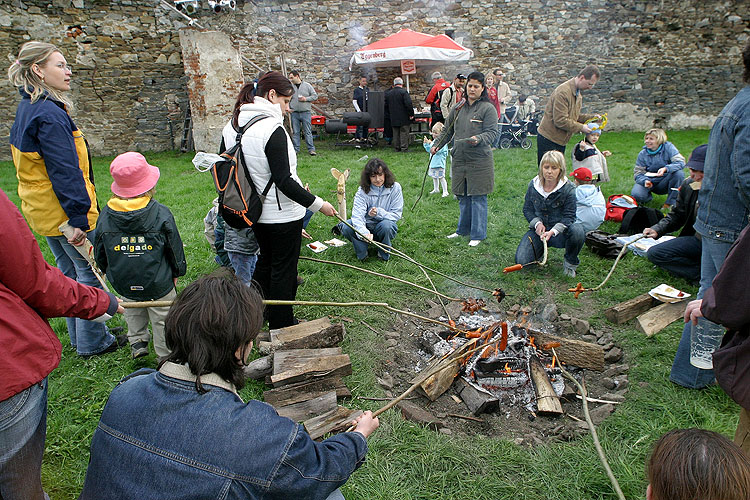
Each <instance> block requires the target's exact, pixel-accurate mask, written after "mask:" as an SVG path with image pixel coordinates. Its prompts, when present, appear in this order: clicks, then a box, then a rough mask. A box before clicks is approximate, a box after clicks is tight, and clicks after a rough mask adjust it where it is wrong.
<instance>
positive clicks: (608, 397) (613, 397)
mask: <svg viewBox="0 0 750 500" xmlns="http://www.w3.org/2000/svg"><path fill="white" fill-rule="evenodd" d="M599 399H604V400H605V401H616V402H618V403H622V402H623V401H625V396H623V395H622V394H617V393H614V392H607V393H605V394H603V395H602V396H601V397H600V398H599Z"/></svg>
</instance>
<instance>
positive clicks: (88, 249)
mask: <svg viewBox="0 0 750 500" xmlns="http://www.w3.org/2000/svg"><path fill="white" fill-rule="evenodd" d="M57 229H59V230H60V232H61V233H62V234H63V236H65V237H66V238H68V241H76V240H77V239H78V240H80V238H79V233H81V232H83V231H81V229H78V228H75V227H73V226H71V225H70V224H69V223H68V221H65V222H63V223H62V224H60V225H59V226H58V228H57ZM83 234H84V237H83V241H82V242H81V243H80V244H76V243H71V244H72V245H73V247H74V248H75V249H76V250H78V253H80V254H81V256H82V257H83V258H84V259H86V262H88V263H89V266H90V267H91V270H92V271H93V272H94V275H95V276H96V279H98V280H99V283H101V285H102V288H104V290H105V291H107V292H109V287H108V286H107V283H105V282H104V276H103V274H104V273H102V272H101V270H100V269H99V266H97V265H96V261H95V260H94V247H93V245H92V244H91V242H90V241H89V240H88V238H86V236H85V233H83Z"/></svg>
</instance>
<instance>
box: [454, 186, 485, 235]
mask: <svg viewBox="0 0 750 500" xmlns="http://www.w3.org/2000/svg"><path fill="white" fill-rule="evenodd" d="M464 192H466V185H465V183H464ZM456 198H458V227H456V233H458V234H460V235H461V236H466V235H467V234H468V235H469V239H472V240H484V239H486V238H487V195H486V194H479V195H474V196H470V195H457V196H456Z"/></svg>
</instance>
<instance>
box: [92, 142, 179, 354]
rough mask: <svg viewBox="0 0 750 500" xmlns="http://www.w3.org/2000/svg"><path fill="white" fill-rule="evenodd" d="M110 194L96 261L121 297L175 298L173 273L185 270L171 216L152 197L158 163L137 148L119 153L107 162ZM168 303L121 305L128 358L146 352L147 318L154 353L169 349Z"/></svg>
mask: <svg viewBox="0 0 750 500" xmlns="http://www.w3.org/2000/svg"><path fill="white" fill-rule="evenodd" d="M109 172H110V173H111V174H112V178H113V179H114V182H113V183H112V193H113V194H114V196H113V197H112V198H111V199H110V200H109V201H108V202H107V206H106V207H105V208H104V210H102V213H101V215H100V216H99V222H98V224H97V228H96V239H95V240H94V255H95V258H96V262H97V263H98V264H99V267H101V268H102V270H103V271H104V272H106V273H107V278H109V282H110V283H111V284H112V287H113V288H114V289H115V290H116V291H117V293H119V294H120V295H122V296H123V300H124V301H125V302H133V301H145V300H174V298H175V297H176V295H177V294H176V293H175V285H177V278H178V277H179V276H184V274H185V271H186V270H187V265H186V264H185V252H184V250H183V248H182V240H181V239H180V233H179V232H178V231H177V224H175V221H174V217H173V216H172V213H171V212H170V211H169V209H168V208H167V207H165V206H164V205H162V204H161V203H159V202H157V201H155V200H154V199H153V197H154V193H155V192H156V182H157V181H158V180H159V175H160V173H159V169H158V168H157V167H154V166H153V165H149V164H148V162H147V161H146V158H144V157H143V155H142V154H140V153H136V152H133V151H130V152H128V153H123V154H121V155H119V156H118V157H117V158H115V159H114V160H113V161H112V164H111V165H110V167H109ZM167 312H169V307H148V308H143V309H135V308H128V309H125V321H126V322H127V324H128V341H129V342H130V350H131V354H132V355H133V358H134V359H135V358H139V357H141V356H146V355H148V341H149V332H148V322H149V320H150V321H151V328H152V330H153V336H154V350H155V351H156V354H157V356H159V357H160V358H161V357H164V356H166V355H168V354H169V350H168V349H167V344H166V341H165V338H164V319H165V318H166V316H167Z"/></svg>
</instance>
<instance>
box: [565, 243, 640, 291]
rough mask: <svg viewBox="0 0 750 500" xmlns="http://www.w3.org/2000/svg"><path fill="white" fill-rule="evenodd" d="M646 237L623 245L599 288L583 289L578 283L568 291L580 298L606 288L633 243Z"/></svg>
mask: <svg viewBox="0 0 750 500" xmlns="http://www.w3.org/2000/svg"><path fill="white" fill-rule="evenodd" d="M645 237H646V235H645V234H642V235H640V236H638V237H637V238H636V239H634V240H633V241H629V242H627V243H625V245H623V247H622V250H620V253H618V254H617V258H616V259H615V263H614V264H612V269H610V270H609V274H607V277H606V278H604V281H602V282H601V283H599V285H598V286H595V287H594V288H583V286H582V285H581V284H580V283H578V285H576V287H575V288H568V291H569V292H573V293H574V294H575V298H578V296H579V295H580V294H582V293H583V292H595V291H597V290H599V289H600V288H601V287H603V286H604V284H605V283H606V282H607V280H609V277H610V276H612V273H613V272H614V271H615V268H616V267H617V263H618V262H620V258H621V257H622V256H623V255H625V252H627V251H628V247H629V246H630V245H632V244H633V243H635V242H636V241H638V240H640V239H641V238H645Z"/></svg>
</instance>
